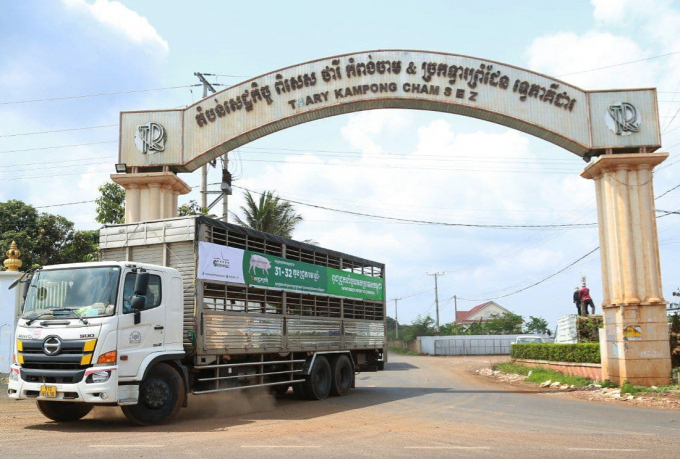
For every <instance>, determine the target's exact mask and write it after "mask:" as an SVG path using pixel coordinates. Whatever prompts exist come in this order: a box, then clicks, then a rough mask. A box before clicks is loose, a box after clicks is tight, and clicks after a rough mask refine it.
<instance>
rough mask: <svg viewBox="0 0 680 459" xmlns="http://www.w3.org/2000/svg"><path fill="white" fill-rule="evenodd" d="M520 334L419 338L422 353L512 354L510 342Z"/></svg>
mask: <svg viewBox="0 0 680 459" xmlns="http://www.w3.org/2000/svg"><path fill="white" fill-rule="evenodd" d="M518 336H522V335H457V336H419V337H418V340H420V345H421V350H422V353H423V354H429V355H510V344H512V343H513V342H514V341H515V338H517V337H518ZM542 338H543V340H544V341H546V342H551V341H552V340H551V339H550V338H549V337H548V336H542Z"/></svg>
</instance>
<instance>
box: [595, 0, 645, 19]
mask: <svg viewBox="0 0 680 459" xmlns="http://www.w3.org/2000/svg"><path fill="white" fill-rule="evenodd" d="M591 3H592V4H593V7H594V10H593V16H594V17H595V19H596V20H598V21H602V22H605V23H616V22H621V21H623V19H624V18H625V16H626V13H627V12H628V9H629V8H630V7H631V6H635V5H636V3H643V4H644V3H645V2H636V1H635V0H592V1H591Z"/></svg>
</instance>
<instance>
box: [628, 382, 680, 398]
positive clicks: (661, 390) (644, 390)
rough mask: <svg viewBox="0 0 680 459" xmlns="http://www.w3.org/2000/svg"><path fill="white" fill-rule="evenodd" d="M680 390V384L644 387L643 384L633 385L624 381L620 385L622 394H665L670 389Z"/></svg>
mask: <svg viewBox="0 0 680 459" xmlns="http://www.w3.org/2000/svg"><path fill="white" fill-rule="evenodd" d="M675 390H680V386H657V387H654V388H652V387H645V386H635V385H633V384H630V383H628V381H624V382H623V385H622V386H621V393H622V394H630V395H640V394H647V395H649V394H666V393H668V392H670V391H675Z"/></svg>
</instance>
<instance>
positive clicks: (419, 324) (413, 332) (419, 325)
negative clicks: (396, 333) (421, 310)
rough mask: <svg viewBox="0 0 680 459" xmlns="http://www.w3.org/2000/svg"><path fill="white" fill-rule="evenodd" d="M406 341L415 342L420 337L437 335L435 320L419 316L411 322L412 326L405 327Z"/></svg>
mask: <svg viewBox="0 0 680 459" xmlns="http://www.w3.org/2000/svg"><path fill="white" fill-rule="evenodd" d="M404 328H405V330H404V338H403V339H404V341H405V342H407V343H410V342H413V341H415V340H416V338H417V337H419V336H432V335H436V334H437V329H436V328H435V326H434V319H433V318H432V317H430V316H429V315H428V316H425V317H423V316H418V317H416V319H415V320H414V321H413V322H411V325H408V326H406V327H404Z"/></svg>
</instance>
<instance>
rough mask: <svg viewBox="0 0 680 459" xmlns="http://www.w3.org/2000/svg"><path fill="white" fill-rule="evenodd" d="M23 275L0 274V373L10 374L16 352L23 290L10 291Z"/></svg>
mask: <svg viewBox="0 0 680 459" xmlns="http://www.w3.org/2000/svg"><path fill="white" fill-rule="evenodd" d="M21 274H22V273H18V272H7V271H4V272H0V373H9V366H10V364H11V363H12V352H14V329H15V328H16V319H17V317H18V315H19V298H20V297H21V288H20V287H19V286H17V287H16V288H15V289H13V290H8V287H9V286H10V284H11V283H12V282H14V281H15V280H16V279H18V278H19V277H20V276H21Z"/></svg>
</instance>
